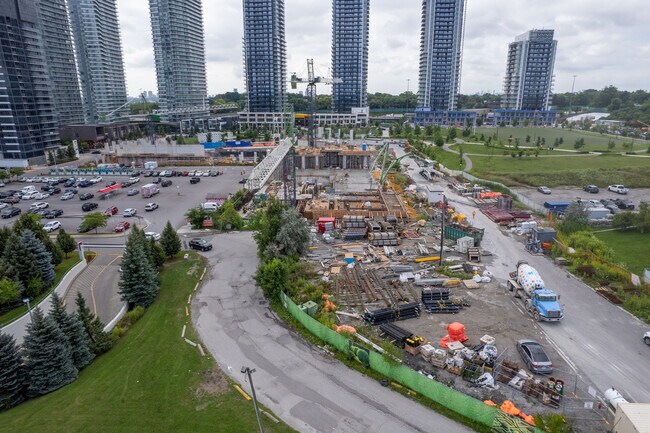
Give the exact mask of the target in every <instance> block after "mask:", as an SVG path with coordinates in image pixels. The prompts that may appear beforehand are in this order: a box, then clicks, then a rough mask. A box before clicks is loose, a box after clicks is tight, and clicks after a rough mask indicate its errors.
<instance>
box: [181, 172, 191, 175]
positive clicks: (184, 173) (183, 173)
mask: <svg viewBox="0 0 650 433" xmlns="http://www.w3.org/2000/svg"><path fill="white" fill-rule="evenodd" d="M189 174H190V172H189V171H184V172H182V173H181V176H188V175H189Z"/></svg>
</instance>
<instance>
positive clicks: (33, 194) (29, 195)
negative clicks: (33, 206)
mask: <svg viewBox="0 0 650 433" xmlns="http://www.w3.org/2000/svg"><path fill="white" fill-rule="evenodd" d="M36 194H38V193H37V192H36V191H28V192H26V193H24V194H23V195H21V196H20V199H21V200H34V199H35V198H36Z"/></svg>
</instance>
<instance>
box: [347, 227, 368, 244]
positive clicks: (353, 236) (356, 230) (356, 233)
mask: <svg viewBox="0 0 650 433" xmlns="http://www.w3.org/2000/svg"><path fill="white" fill-rule="evenodd" d="M367 231H368V229H367V228H365V227H352V228H347V229H345V231H344V232H343V239H345V240H346V241H356V240H360V239H363V238H365V237H366V232H367Z"/></svg>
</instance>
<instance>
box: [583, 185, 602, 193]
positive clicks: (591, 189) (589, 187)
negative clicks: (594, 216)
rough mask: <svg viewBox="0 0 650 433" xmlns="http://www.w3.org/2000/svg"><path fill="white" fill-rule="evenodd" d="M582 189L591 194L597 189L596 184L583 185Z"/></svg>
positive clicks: (596, 191)
mask: <svg viewBox="0 0 650 433" xmlns="http://www.w3.org/2000/svg"><path fill="white" fill-rule="evenodd" d="M582 190H583V191H585V192H588V193H591V194H597V193H598V191H599V189H598V187H597V186H596V185H585V186H583V187H582Z"/></svg>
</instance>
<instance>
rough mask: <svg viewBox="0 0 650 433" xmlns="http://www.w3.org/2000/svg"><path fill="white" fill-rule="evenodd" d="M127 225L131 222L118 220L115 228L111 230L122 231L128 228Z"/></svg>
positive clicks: (129, 225)
mask: <svg viewBox="0 0 650 433" xmlns="http://www.w3.org/2000/svg"><path fill="white" fill-rule="evenodd" d="M129 227H131V223H129V222H128V221H120V222H119V223H118V224H117V225H116V226H115V228H114V229H113V231H114V232H115V233H122V232H123V231H125V230H128V228H129Z"/></svg>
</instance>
